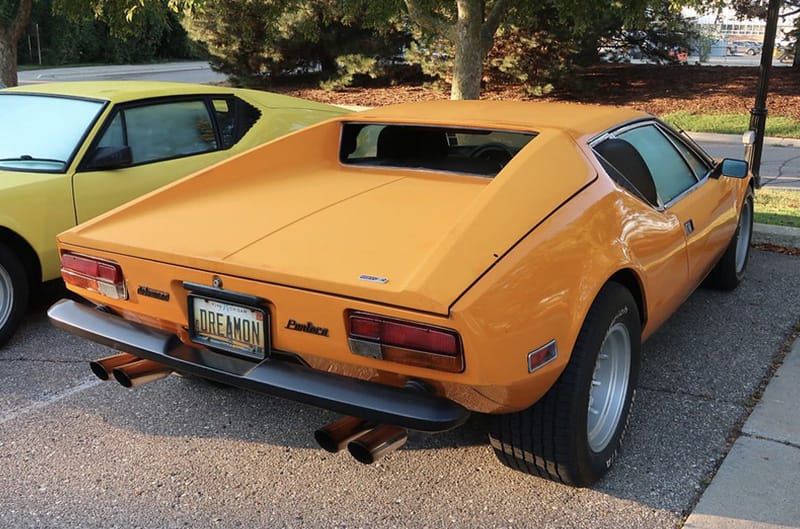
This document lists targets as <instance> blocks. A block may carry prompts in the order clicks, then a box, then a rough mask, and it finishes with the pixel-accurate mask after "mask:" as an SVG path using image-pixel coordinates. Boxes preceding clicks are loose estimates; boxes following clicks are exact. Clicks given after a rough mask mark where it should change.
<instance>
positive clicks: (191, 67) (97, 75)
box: [18, 61, 228, 85]
mask: <svg viewBox="0 0 800 529" xmlns="http://www.w3.org/2000/svg"><path fill="white" fill-rule="evenodd" d="M18 78H19V84H20V85H29V84H37V83H53V82H60V81H102V80H119V79H125V80H131V81H175V82H179V83H199V84H208V83H221V82H224V81H225V80H227V79H228V76H227V75H225V74H221V73H218V72H215V71H213V70H211V66H209V64H208V63H207V62H205V61H187V62H170V63H163V64H137V65H119V66H111V65H105V66H77V67H74V68H47V69H42V70H25V71H21V72H19V74H18Z"/></svg>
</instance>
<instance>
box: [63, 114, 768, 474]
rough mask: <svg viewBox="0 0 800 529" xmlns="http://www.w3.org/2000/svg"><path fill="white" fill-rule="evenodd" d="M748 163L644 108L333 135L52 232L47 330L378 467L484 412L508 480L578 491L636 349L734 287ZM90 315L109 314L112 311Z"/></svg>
mask: <svg viewBox="0 0 800 529" xmlns="http://www.w3.org/2000/svg"><path fill="white" fill-rule="evenodd" d="M752 220H753V184H752V177H751V175H750V174H749V173H748V168H747V163H746V162H743V161H738V160H722V161H718V160H713V159H712V158H710V157H709V156H708V155H707V154H705V153H704V152H703V151H702V150H701V149H700V148H699V147H698V146H697V145H696V144H694V143H693V142H692V141H691V140H689V139H687V138H685V137H683V136H681V135H680V134H678V133H676V132H675V131H673V130H672V129H670V128H669V127H668V126H666V125H665V124H664V123H662V122H660V121H658V120H657V119H655V118H653V117H652V116H650V115H647V114H644V113H642V112H638V111H634V110H629V109H623V108H619V107H601V106H592V105H579V104H563V103H531V102H512V101H436V102H427V103H416V104H406V105H396V106H389V107H383V108H379V109H374V110H370V111H366V112H362V113H357V114H350V115H347V116H342V117H339V118H336V119H334V120H331V121H328V122H326V123H322V124H320V125H317V126H313V127H309V128H308V129H305V130H303V131H301V132H299V133H297V134H292V135H289V136H286V137H284V138H282V139H280V140H277V141H275V142H271V143H269V144H266V145H263V146H261V147H259V148H258V149H254V150H251V151H249V152H247V153H245V154H244V155H242V156H238V157H236V158H234V159H231V160H228V161H226V162H224V163H221V164H217V165H216V166H214V167H211V168H209V169H206V170H204V171H201V172H199V173H197V174H195V175H193V176H191V177H189V178H187V179H184V180H182V181H180V182H177V183H175V184H172V185H170V186H167V187H166V188H164V189H162V190H160V191H159V192H156V193H153V194H150V195H148V196H145V197H143V198H141V199H139V200H136V201H133V202H132V203H130V204H128V205H127V206H125V207H123V208H120V209H117V210H115V211H113V212H111V213H109V214H108V215H104V216H103V217H101V218H98V219H95V220H93V221H89V222H87V223H84V224H82V225H81V226H78V227H76V228H74V229H71V230H69V231H67V232H65V233H62V234H61V235H59V247H60V250H61V252H62V275H63V277H64V280H65V282H66V284H67V286H68V287H69V288H70V289H71V290H72V291H74V292H75V293H77V294H79V295H81V296H84V297H85V298H87V299H89V300H91V301H92V302H93V303H94V304H96V306H95V307H91V306H88V305H85V304H81V303H77V302H75V301H71V300H62V301H60V302H59V303H57V304H55V305H54V306H53V307H51V309H50V311H49V313H48V314H49V316H50V318H51V320H52V321H53V322H54V323H55V324H56V325H57V326H59V327H61V328H64V329H66V330H69V331H71V332H74V333H76V334H78V335H80V336H84V337H86V338H89V339H90V340H93V341H96V342H99V343H101V344H105V345H108V346H111V347H114V348H116V349H118V350H121V351H124V353H121V354H119V355H115V356H112V357H108V358H105V359H101V360H98V361H97V362H94V363H93V364H92V369H93V370H94V372H95V373H96V374H97V375H98V376H99V377H100V378H103V379H109V378H112V377H113V378H116V379H117V381H118V382H120V383H122V384H123V385H125V386H128V387H131V386H136V385H139V384H141V383H144V382H148V381H151V380H154V379H157V378H161V377H164V376H166V375H167V374H169V373H170V372H172V371H176V372H180V373H187V374H190V375H194V376H198V377H201V378H206V379H211V380H216V381H218V382H221V383H225V384H229V385H232V386H238V387H241V388H246V389H250V390H253V391H259V392H263V393H267V394H273V395H278V396H281V397H284V398H288V399H294V400H297V401H300V402H305V403H308V404H313V405H317V406H320V407H323V408H327V409H330V410H334V411H337V412H340V413H343V414H345V415H346V417H344V418H343V419H341V420H339V421H336V422H335V423H333V424H331V425H328V426H325V427H323V428H320V430H318V431H317V432H316V438H317V440H318V442H319V443H320V445H321V446H322V447H323V448H325V449H327V450H330V451H338V450H342V449H343V448H345V447H347V448H348V450H349V451H350V453H351V454H352V455H353V456H354V457H355V458H356V459H358V460H359V461H362V462H367V463H368V462H372V461H375V460H376V459H378V458H379V457H381V456H382V455H384V454H385V453H388V452H389V451H391V450H393V449H395V448H397V447H398V446H400V445H401V444H402V443H403V442H404V441H405V439H406V430H407V429H413V430H419V431H425V432H438V431H445V430H448V429H451V428H455V427H457V426H459V425H461V424H463V423H464V422H465V421H466V420H467V418H468V416H469V415H470V414H471V413H473V412H474V413H484V414H488V415H489V418H488V420H487V422H486V424H487V425H488V436H489V440H490V442H491V445H492V447H493V448H494V450H495V453H496V454H497V456H498V458H499V459H500V461H501V462H503V463H504V464H506V465H508V466H509V467H512V468H514V469H518V470H521V471H523V472H529V473H531V474H536V475H539V476H542V477H545V478H549V479H552V480H556V481H560V482H564V483H568V484H572V485H588V484H591V483H593V482H594V481H596V480H597V479H599V478H600V477H601V476H602V475H603V474H604V473H605V472H606V471H607V470H608V468H609V467H610V465H611V464H612V462H613V461H614V460H615V458H616V456H617V453H618V451H619V449H620V445H621V443H622V439H623V437H624V434H625V430H626V428H627V424H628V417H629V413H630V408H631V405H632V403H633V400H634V399H633V397H634V393H635V391H636V381H637V375H638V372H639V352H640V343H641V342H642V340H644V339H646V338H648V337H649V336H650V335H652V334H653V332H654V331H655V330H656V329H657V328H658V327H659V326H660V325H661V324H662V323H663V322H664V321H666V320H667V318H668V317H669V316H670V315H671V314H673V313H674V312H675V311H676V310H678V308H679V307H680V305H681V304H682V303H683V301H684V300H685V299H686V298H687V296H689V294H690V293H691V292H692V291H693V289H695V288H696V287H697V286H698V285H699V284H700V283H701V282H703V281H707V282H708V283H709V284H712V285H716V286H718V287H721V288H726V289H732V288H734V287H736V285H737V284H738V283H739V282H740V281H741V280H742V279H743V277H744V274H745V267H746V264H747V259H748V252H749V243H750V234H751V231H752ZM98 307H99V308H98Z"/></svg>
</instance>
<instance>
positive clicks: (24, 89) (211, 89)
mask: <svg viewBox="0 0 800 529" xmlns="http://www.w3.org/2000/svg"><path fill="white" fill-rule="evenodd" d="M234 91H235V89H233V88H228V87H218V86H211V85H197V84H190V83H168V82H162V81H74V82H61V83H42V84H34V85H26V86H17V87H14V88H6V89H5V90H4V92H6V93H14V92H16V93H20V92H21V93H26V94H48V95H60V96H68V97H85V98H91V99H99V100H103V101H111V102H114V103H123V102H126V101H133V100H137V99H147V98H152V97H163V96H170V95H177V94H186V95H192V94H231V93H233V92H234Z"/></svg>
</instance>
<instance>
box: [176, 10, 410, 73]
mask: <svg viewBox="0 0 800 529" xmlns="http://www.w3.org/2000/svg"><path fill="white" fill-rule="evenodd" d="M391 6H392V4H391V3H390V2H367V1H355V2H346V3H342V4H339V3H335V2H313V1H298V0H260V1H255V0H206V1H205V2H204V3H203V4H202V6H199V7H196V9H195V10H194V13H193V16H192V17H191V23H190V34H191V35H192V37H193V38H195V39H196V40H198V41H200V42H202V43H203V44H204V45H205V46H206V47H207V49H208V50H209V53H210V55H211V64H212V66H213V67H214V68H215V69H216V70H218V71H221V72H224V73H227V74H228V75H229V76H230V77H231V79H232V80H233V82H234V83H236V84H241V85H248V86H270V85H272V84H275V83H278V82H281V81H282V80H283V79H285V78H287V77H292V76H293V77H295V78H297V77H301V78H303V77H305V78H308V79H310V80H322V81H325V82H327V84H328V85H329V86H332V87H333V86H336V87H341V86H342V85H343V83H345V82H347V83H350V82H354V81H357V80H359V79H363V75H360V74H366V76H367V77H372V76H374V74H375V73H376V71H377V70H375V68H376V67H377V66H378V63H379V61H378V59H390V58H392V57H396V56H398V55H401V54H402V49H403V46H404V45H405V44H406V43H407V42H408V40H409V36H408V35H407V34H406V33H405V32H403V31H401V30H400V29H398V27H397V26H396V25H395V24H394V20H393V19H392V18H391V15H392V14H393V13H394V9H399V6H398V5H395V6H394V7H391ZM390 8H391V9H390ZM358 56H361V57H363V59H358V58H357V57H358ZM368 59H372V60H371V61H369V60H368ZM384 62H385V61H384ZM385 66H386V65H382V68H384V69H385ZM367 69H369V70H370V71H365V70H367Z"/></svg>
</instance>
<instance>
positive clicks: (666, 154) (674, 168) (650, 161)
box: [617, 125, 698, 204]
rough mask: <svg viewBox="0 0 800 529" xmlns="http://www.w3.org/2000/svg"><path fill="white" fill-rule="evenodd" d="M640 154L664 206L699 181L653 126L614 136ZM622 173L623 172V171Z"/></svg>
mask: <svg viewBox="0 0 800 529" xmlns="http://www.w3.org/2000/svg"><path fill="white" fill-rule="evenodd" d="M617 137H618V138H620V139H623V140H625V141H627V142H628V143H630V144H631V145H632V146H633V147H634V148H635V149H636V151H638V153H639V154H640V155H641V157H642V159H643V160H644V162H645V164H646V165H647V167H648V169H649V170H650V174H651V175H652V177H653V182H654V183H655V187H656V192H657V193H658V198H659V199H660V200H661V203H662V204H667V203H669V202H670V201H672V200H673V199H674V198H675V197H677V196H678V195H680V194H681V193H683V192H684V191H686V190H687V189H689V188H691V187H692V186H694V185H695V184H697V182H698V178H697V177H696V176H695V173H694V171H692V169H691V168H690V167H689V165H688V164H687V162H686V160H685V159H684V157H683V156H682V155H681V153H680V152H679V151H678V150H677V149H676V147H675V145H674V144H673V143H672V142H671V141H670V140H669V139H668V138H667V137H666V136H665V135H664V133H663V132H661V131H660V130H659V129H658V128H657V127H656V126H655V125H644V126H641V127H636V128H633V129H630V130H627V131H625V132H623V133H621V134H618V135H617ZM623 174H624V172H623Z"/></svg>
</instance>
